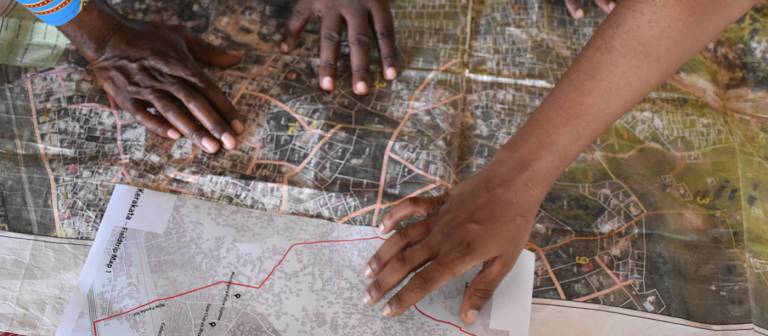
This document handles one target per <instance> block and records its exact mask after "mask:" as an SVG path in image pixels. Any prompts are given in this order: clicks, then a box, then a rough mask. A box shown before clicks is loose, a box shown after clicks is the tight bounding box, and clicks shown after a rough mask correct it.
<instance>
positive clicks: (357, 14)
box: [280, 0, 398, 95]
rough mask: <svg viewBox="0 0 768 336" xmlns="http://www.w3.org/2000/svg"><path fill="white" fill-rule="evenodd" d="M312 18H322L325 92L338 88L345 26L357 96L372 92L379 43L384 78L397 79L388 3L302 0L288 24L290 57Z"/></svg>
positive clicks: (382, 0)
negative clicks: (373, 60)
mask: <svg viewBox="0 0 768 336" xmlns="http://www.w3.org/2000/svg"><path fill="white" fill-rule="evenodd" d="M313 17H317V18H319V20H320V26H321V31H320V37H321V42H320V69H319V75H320V76H319V78H320V87H321V88H322V89H323V90H326V91H332V90H333V89H334V88H335V86H336V84H335V79H336V64H337V59H338V56H339V44H340V43H341V34H342V28H343V25H344V24H345V23H346V27H347V38H348V40H349V47H350V54H351V55H350V59H351V64H352V89H353V91H354V92H355V94H357V95H366V94H368V92H369V91H370V87H371V71H370V69H369V66H370V56H371V48H372V46H373V44H374V43H376V42H378V46H379V54H380V55H381V63H382V64H381V68H382V74H383V76H384V78H385V79H387V80H394V79H395V78H397V63H398V56H397V55H398V53H397V47H396V46H395V29H394V24H393V19H392V12H391V11H390V9H389V1H388V0H299V2H298V3H296V5H295V7H294V8H293V12H292V13H291V16H290V17H289V18H288V20H287V22H286V32H285V35H284V38H283V41H282V42H281V43H280V51H281V52H283V53H288V52H290V51H291V50H293V49H294V48H295V47H296V45H297V44H298V41H299V37H300V35H301V32H302V31H303V30H304V26H306V24H307V22H309V20H310V19H312V18H313ZM369 18H371V19H369ZM369 21H372V22H369Z"/></svg>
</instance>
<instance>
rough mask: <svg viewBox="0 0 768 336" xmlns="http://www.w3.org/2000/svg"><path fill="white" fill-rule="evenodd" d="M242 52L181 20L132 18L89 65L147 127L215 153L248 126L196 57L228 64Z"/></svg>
mask: <svg viewBox="0 0 768 336" xmlns="http://www.w3.org/2000/svg"><path fill="white" fill-rule="evenodd" d="M240 58H241V55H239V54H233V53H227V52H224V51H222V50H220V49H218V48H217V47H215V46H213V45H211V44H209V43H208V42H205V41H204V40H202V39H201V38H199V37H197V36H194V35H193V34H192V33H190V32H189V31H188V30H187V29H186V28H184V27H182V26H164V25H159V24H152V23H147V22H140V21H130V22H127V23H125V26H124V27H123V28H122V29H120V30H118V31H117V33H116V34H115V35H113V36H112V38H111V40H110V41H109V43H108V44H107V45H106V47H105V48H104V51H103V53H102V54H101V56H99V57H98V58H96V59H95V60H93V61H91V64H90V69H91V70H92V71H93V74H94V75H95V76H96V78H97V80H98V81H99V82H100V83H101V85H102V87H103V88H104V90H105V91H106V92H107V93H108V94H109V95H110V96H112V97H113V98H114V99H115V102H116V103H117V104H118V105H119V106H120V107H121V108H122V109H123V110H125V111H128V112H129V113H131V114H132V115H133V116H134V117H135V118H136V119H137V120H138V121H139V122H141V123H142V124H144V126H146V127H147V129H148V130H150V131H152V132H153V133H155V134H157V135H160V136H163V137H168V138H171V139H174V140H175V139H178V138H179V137H180V136H181V135H182V134H183V135H184V136H185V137H187V138H189V139H190V140H192V141H193V142H194V143H195V144H196V145H197V146H198V147H200V148H201V149H203V150H204V151H206V152H208V153H215V152H217V151H218V150H219V148H220V146H221V144H223V145H224V148H226V149H234V148H235V147H236V145H237V140H235V136H236V135H239V134H241V133H242V132H243V130H244V127H243V124H242V122H241V121H240V116H239V114H238V112H237V110H236V109H235V107H234V106H232V104H231V103H230V102H229V99H227V96H226V95H224V93H223V92H221V90H219V88H218V87H217V86H216V84H214V82H213V81H212V80H211V79H210V78H208V76H207V75H206V74H205V72H203V70H202V69H201V68H200V67H199V66H198V65H197V64H196V63H195V61H196V60H197V61H201V62H205V63H207V64H210V65H213V66H221V67H226V66H231V65H234V64H236V63H238V62H239V61H240ZM150 107H154V109H155V110H156V111H157V113H156V114H155V113H151V112H149V110H148V109H149V108H150ZM219 141H221V143H220V142H219Z"/></svg>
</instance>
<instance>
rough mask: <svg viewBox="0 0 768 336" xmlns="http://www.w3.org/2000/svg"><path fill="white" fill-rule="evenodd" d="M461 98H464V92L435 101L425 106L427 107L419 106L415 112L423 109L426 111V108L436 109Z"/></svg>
mask: <svg viewBox="0 0 768 336" xmlns="http://www.w3.org/2000/svg"><path fill="white" fill-rule="evenodd" d="M461 98H464V94H463V93H461V94H457V95H455V96H453V97H451V98H448V99H446V100H443V101H441V102H439V103H435V104H432V105H429V106H425V107H422V108H419V109H417V110H416V111H415V112H422V111H426V110H431V109H435V108H438V107H440V106H443V105H447V104H450V103H452V102H453V101H456V100H459V99H461Z"/></svg>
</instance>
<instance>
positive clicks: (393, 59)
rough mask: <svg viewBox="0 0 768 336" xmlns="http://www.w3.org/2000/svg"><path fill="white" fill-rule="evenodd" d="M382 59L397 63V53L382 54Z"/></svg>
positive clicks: (386, 61) (389, 62)
mask: <svg viewBox="0 0 768 336" xmlns="http://www.w3.org/2000/svg"><path fill="white" fill-rule="evenodd" d="M381 60H382V61H384V62H385V63H388V64H393V63H397V60H398V57H397V55H382V56H381Z"/></svg>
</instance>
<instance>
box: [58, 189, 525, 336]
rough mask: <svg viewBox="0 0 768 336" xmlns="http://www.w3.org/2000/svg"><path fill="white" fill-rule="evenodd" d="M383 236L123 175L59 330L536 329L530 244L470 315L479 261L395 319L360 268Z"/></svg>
mask: <svg viewBox="0 0 768 336" xmlns="http://www.w3.org/2000/svg"><path fill="white" fill-rule="evenodd" d="M382 242H383V239H382V238H381V237H379V236H378V235H377V234H376V233H375V231H374V230H373V229H372V228H368V227H362V226H349V225H343V224H336V223H331V222H325V221H320V220H314V219H306V218H301V217H294V216H280V215H275V214H268V213H265V212H261V211H257V210H248V209H243V208H237V207H232V206H224V205H218V204H215V203H211V202H205V201H201V200H195V199H191V198H186V197H178V196H174V195H170V194H163V193H158V192H154V191H149V190H145V189H137V188H133V187H128V186H122V185H121V186H117V187H116V188H115V192H114V194H113V196H112V199H111V201H110V204H109V207H108V209H107V212H106V214H105V215H104V221H103V222H102V225H101V229H100V231H99V234H98V235H97V237H96V240H95V241H94V245H93V250H92V251H91V253H90V254H89V257H88V260H87V261H86V263H85V267H84V269H83V273H82V274H81V278H80V284H79V288H78V289H77V290H76V291H75V294H74V295H73V298H72V301H71V302H70V305H69V306H68V308H67V311H65V313H64V316H63V319H62V322H61V325H60V326H59V330H58V332H57V335H62V336H63V335H83V336H85V335H94V336H97V335H110V336H111V335H123V336H127V335H137V336H138V335H190V334H192V335H206V336H208V335H220V336H224V335H271V336H277V335H366V334H388V335H498V336H502V335H527V334H528V332H527V330H528V327H527V325H528V322H529V319H530V310H531V306H530V298H531V290H532V287H533V260H534V257H533V254H532V253H530V252H528V251H524V252H523V254H522V255H521V258H520V260H521V261H520V262H518V264H517V265H516V266H515V269H514V270H513V271H512V272H511V273H510V275H509V276H508V278H514V281H513V282H514V283H510V282H509V281H505V283H504V284H503V285H502V286H501V288H500V289H499V292H497V296H496V297H495V298H494V301H493V303H492V304H489V305H488V306H487V307H486V309H484V310H482V311H481V313H480V316H479V318H478V322H477V323H476V324H475V325H474V326H463V325H462V323H461V322H460V319H459V317H458V307H459V306H460V303H461V299H462V297H463V294H464V288H465V286H466V284H467V283H468V282H469V280H471V278H470V276H472V275H473V274H474V273H476V272H477V270H475V271H474V272H469V273H468V274H466V275H464V276H462V277H460V278H459V279H457V280H455V281H452V282H451V283H449V284H448V285H446V286H444V287H443V288H441V289H440V290H439V291H437V292H435V293H434V294H432V295H430V296H429V297H427V298H426V299H424V300H422V301H421V302H420V303H419V304H418V305H417V306H416V308H415V309H411V310H409V311H408V312H407V313H405V314H404V315H403V316H401V317H399V318H396V319H387V318H384V317H383V316H381V313H380V312H379V309H377V308H375V307H374V308H372V307H368V306H366V305H365V304H364V303H363V302H362V293H363V290H364V289H365V287H366V286H367V282H368V281H367V280H366V279H365V278H364V277H363V276H362V274H361V271H360V270H361V269H362V268H364V265H365V262H366V261H367V259H368V258H369V257H370V256H371V255H372V254H373V252H375V251H376V248H377V247H378V246H379V245H381V243H382ZM494 315H495V316H494ZM494 320H495V321H494ZM507 321H511V322H512V324H513V325H510V324H509V323H506V322H507ZM494 325H499V326H502V328H501V329H500V330H492V329H491V328H492V327H493V328H498V327H495V326H494ZM512 327H514V329H512ZM512 330H514V332H512V333H510V331H512Z"/></svg>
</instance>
